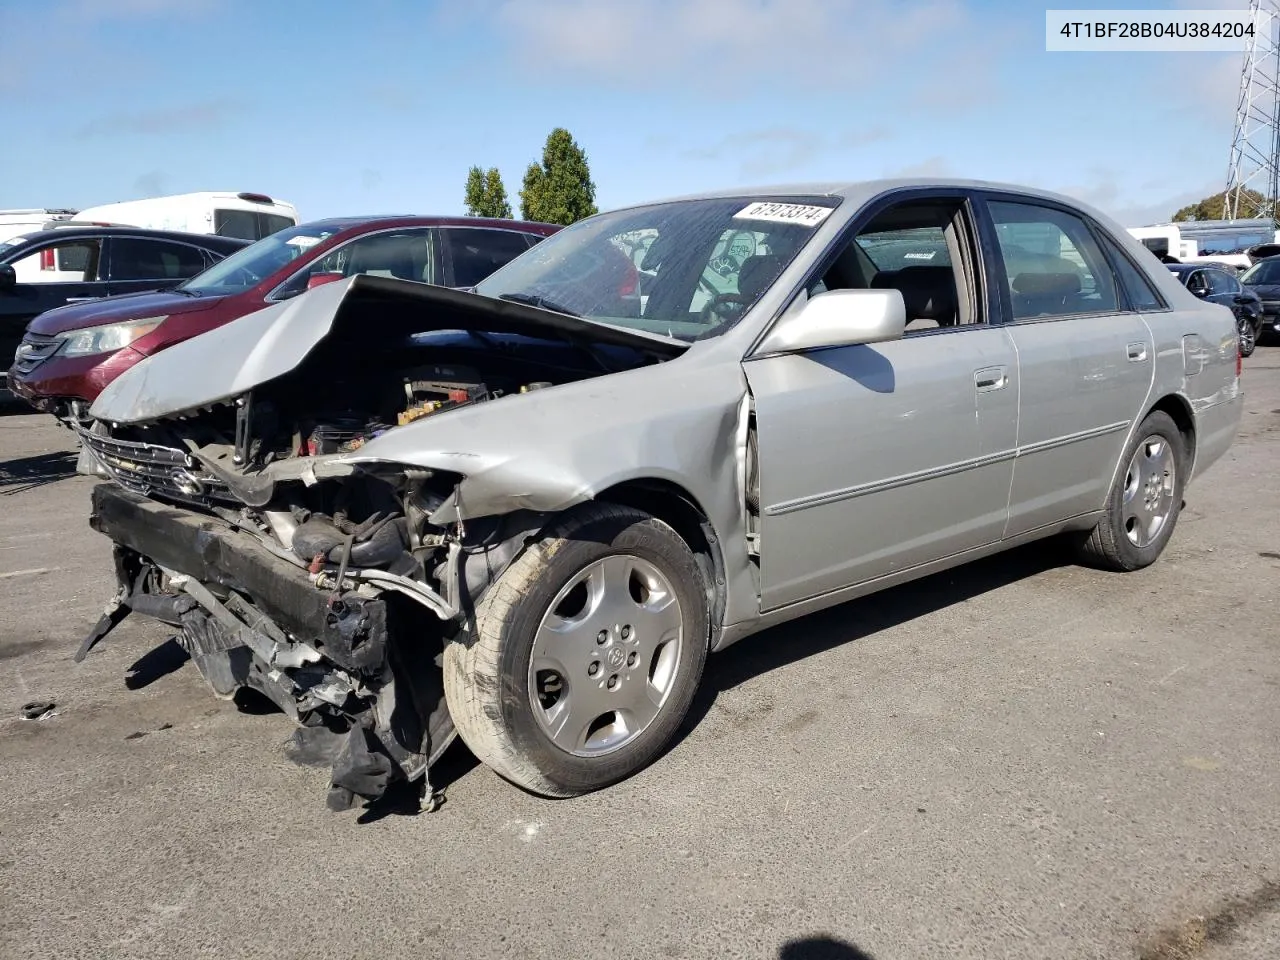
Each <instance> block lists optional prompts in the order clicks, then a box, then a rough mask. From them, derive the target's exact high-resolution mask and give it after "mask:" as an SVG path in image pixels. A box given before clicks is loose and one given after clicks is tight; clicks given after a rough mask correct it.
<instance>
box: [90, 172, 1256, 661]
mask: <svg viewBox="0 0 1280 960" xmlns="http://www.w3.org/2000/svg"><path fill="white" fill-rule="evenodd" d="M938 187H944V188H948V189H950V190H952V191H968V190H973V191H982V190H987V189H992V190H1000V191H1002V192H1008V193H1016V194H1020V195H1022V196H1023V197H1025V198H1027V199H1029V200H1031V201H1034V200H1036V199H1045V200H1049V201H1052V202H1055V203H1059V204H1064V205H1067V206H1069V207H1070V208H1072V209H1075V210H1079V211H1083V212H1084V213H1086V214H1087V215H1088V216H1090V217H1092V218H1093V219H1094V220H1095V221H1096V222H1097V223H1099V224H1101V225H1102V226H1103V227H1105V228H1106V229H1107V231H1108V232H1109V233H1110V234H1111V236H1112V237H1113V239H1114V240H1115V242H1116V244H1117V245H1118V246H1119V247H1120V248H1121V249H1123V250H1124V251H1126V252H1127V253H1128V254H1129V256H1130V257H1131V258H1132V260H1133V261H1134V263H1135V264H1137V265H1140V268H1141V270H1142V272H1143V273H1144V274H1145V275H1146V277H1147V278H1148V280H1149V281H1150V283H1151V285H1152V286H1153V287H1154V288H1155V289H1157V290H1158V291H1159V292H1160V294H1161V296H1162V297H1163V298H1164V299H1165V301H1166V302H1167V303H1168V304H1169V307H1170V309H1168V310H1161V311H1158V312H1151V313H1147V314H1142V315H1138V314H1136V313H1130V314H1123V315H1121V314H1112V315H1108V316H1105V317H1094V318H1087V317H1072V318H1065V319H1061V320H1053V321H1048V322H1042V323H1027V324H1009V325H999V324H993V325H991V326H983V327H957V328H949V329H940V330H937V331H929V332H927V333H922V334H919V335H916V334H912V335H908V336H907V337H905V338H904V339H901V340H897V341H891V342H884V343H877V344H871V345H863V346H853V347H837V348H828V349H825V350H807V351H801V352H795V353H789V354H782V355H775V356H768V357H763V356H759V357H758V356H756V354H755V352H754V351H755V348H756V345H757V344H759V343H760V342H761V340H762V338H764V337H765V336H766V334H767V333H768V332H769V330H770V329H771V328H772V326H773V324H774V323H775V321H776V319H777V318H778V317H779V316H780V315H781V314H782V313H783V312H784V311H785V310H787V308H788V307H790V306H792V305H793V303H794V301H795V299H796V297H797V295H798V293H799V291H800V290H801V288H802V285H803V283H804V282H805V281H806V279H807V278H808V275H809V273H810V271H811V270H812V269H813V267H814V265H815V263H816V262H817V261H818V260H819V259H820V258H821V257H822V256H823V255H824V253H825V252H826V251H827V250H828V249H829V248H830V245H831V244H832V243H833V242H834V241H836V239H837V238H839V237H841V236H842V234H843V232H844V231H845V229H846V228H847V227H849V226H850V224H851V223H852V221H854V220H855V219H857V218H858V217H859V216H860V215H861V214H863V213H864V212H865V211H866V210H867V208H868V207H869V206H870V205H872V204H875V203H881V202H883V201H884V200H885V199H886V198H889V197H892V196H894V195H896V194H898V193H900V192H902V191H909V190H919V189H921V188H938ZM815 192H821V193H829V194H832V195H836V196H839V197H842V198H843V202H842V203H841V204H840V205H839V206H838V207H837V208H836V209H835V210H834V211H833V213H832V214H831V215H830V216H829V217H828V218H827V219H826V220H825V221H824V222H823V223H822V224H821V225H819V226H818V227H817V228H816V229H815V230H814V235H813V237H812V238H811V240H810V241H809V243H808V244H807V245H806V246H805V247H804V249H803V250H802V251H801V252H800V254H799V256H798V257H797V258H796V260H795V261H794V262H792V263H791V265H790V266H788V267H787V269H786V270H785V271H783V273H782V274H781V276H779V277H778V278H777V280H776V281H775V282H774V283H773V285H772V286H771V287H770V288H769V289H768V290H766V291H765V293H764V294H763V295H762V296H761V297H760V299H759V300H758V301H756V303H755V305H754V306H753V307H752V308H751V309H750V310H749V311H748V312H747V313H746V314H745V316H744V317H743V318H742V320H741V321H740V322H739V323H738V324H737V325H736V326H734V327H733V328H731V329H729V330H728V331H727V332H725V333H723V334H722V335H720V336H718V337H715V338H713V339H709V340H704V341H700V342H696V343H694V344H693V345H691V346H690V347H689V349H688V350H687V351H686V352H684V353H683V355H680V356H677V357H675V358H673V359H669V360H667V361H665V362H662V363H658V364H654V365H651V366H646V367H642V368H639V369H634V370H631V371H627V372H623V373H616V374H609V375H605V376H600V377H597V378H595V379H591V380H583V381H579V382H576V383H570V384H565V385H561V386H556V387H552V388H548V389H543V390H537V391H533V392H530V393H527V394H521V395H513V396H509V397H505V398H502V399H499V400H497V401H493V402H488V403H484V404H478V405H473V406H467V407H462V408H459V409H457V410H453V411H449V412H446V413H443V414H440V415H437V416H433V417H430V418H426V419H423V420H419V421H417V422H414V423H411V424H409V425H407V426H404V427H400V428H397V429H394V430H391V431H389V432H387V433H386V434H384V435H383V436H381V437H378V438H376V439H374V440H372V441H371V442H369V443H368V444H366V445H365V446H364V447H363V448H362V449H361V450H360V451H358V453H356V454H352V455H350V456H348V457H346V458H344V459H345V460H346V461H348V462H351V463H354V464H359V463H370V462H379V463H394V464H405V465H414V466H421V467H427V468H434V469H439V470H445V471H452V472H456V473H457V474H459V475H461V476H462V478H463V479H462V481H461V482H460V483H459V485H458V488H457V496H456V498H455V499H451V500H450V501H449V502H447V503H446V504H445V505H444V507H442V508H441V510H440V511H439V512H438V515H437V517H436V518H435V519H439V520H448V519H456V518H457V517H459V516H461V517H464V518H465V517H468V516H481V515H489V514H501V513H506V512H509V511H512V510H515V509H518V508H522V507H525V508H532V509H536V510H543V511H558V510H563V509H566V508H568V507H570V506H572V505H574V504H577V503H581V502H583V501H586V500H589V499H591V498H593V497H596V496H599V495H600V494H602V493H603V492H605V491H607V490H608V489H609V488H611V487H613V486H615V485H617V484H620V483H625V482H627V481H632V480H641V479H656V480H661V481H664V482H666V483H668V484H671V485H674V486H675V487H678V488H679V489H681V490H683V491H684V492H685V494H686V496H687V498H688V499H689V500H690V501H692V502H693V503H694V504H695V505H696V506H697V507H698V508H699V509H700V510H701V511H702V513H703V514H704V515H705V517H706V519H707V522H708V524H709V525H710V527H711V528H712V529H713V531H714V535H715V537H714V539H715V543H714V549H715V550H716V551H717V552H718V554H719V560H720V563H721V564H722V566H723V569H724V574H725V583H724V584H723V586H722V588H721V589H722V590H723V593H724V598H723V599H724V603H723V610H724V614H723V617H722V621H721V623H720V624H718V627H719V628H720V629H719V630H717V631H716V633H715V640H714V645H715V646H716V648H721V647H724V646H726V645H727V644H729V643H731V642H733V641H734V640H736V639H739V638H741V637H744V636H747V635H748V634H751V633H754V632H756V631H758V630H760V629H763V628H764V627H767V626H770V625H773V624H775V623H779V622H782V621H784V620H787V619H790V618H792V617H796V616H800V615H803V614H805V613H808V612H811V611H813V610H817V609H820V608H822V607H826V606H830V605H833V604H836V603H840V602H843V601H844V600H848V599H851V598H853V597H855V596H860V595H862V594H865V593H869V592H872V591H873V590H877V589H880V588H882V587H885V586H889V585H892V584H893V583H898V582H902V581H904V580H908V579H911V578H913V577H916V576H921V575H924V574H927V573H930V572H933V571H936V570H940V569H945V568H946V567H948V566H952V565H955V564H956V563H961V562H964V561H966V560H968V559H972V558H974V557H977V556H982V555H985V554H988V553H992V552H995V551H997V550H1000V549H1004V548H1006V547H1008V546H1011V545H1013V544H1016V543H1019V542H1025V541H1026V540H1029V539H1034V538H1036V537H1040V536H1045V535H1048V534H1052V533H1055V532H1058V531H1061V530H1065V529H1087V528H1088V527H1089V526H1090V525H1091V523H1092V522H1093V521H1094V520H1095V519H1096V517H1097V516H1098V515H1099V512H1100V511H1101V509H1102V507H1103V503H1104V499H1105V495H1106V491H1107V489H1108V487H1109V485H1110V483H1111V481H1112V478H1113V476H1114V474H1115V473H1116V471H1117V470H1118V469H1119V459H1120V452H1121V450H1122V448H1123V446H1124V444H1125V442H1126V440H1127V439H1128V438H1129V437H1130V436H1131V435H1132V432H1133V431H1134V430H1136V429H1137V425H1138V424H1139V423H1140V422H1141V420H1142V419H1143V417H1144V416H1146V414H1147V413H1148V412H1149V410H1150V409H1151V408H1152V406H1153V405H1155V404H1156V403H1157V402H1162V401H1163V402H1171V403H1177V404H1180V405H1182V407H1183V408H1185V409H1186V410H1188V411H1189V412H1190V415H1191V417H1192V418H1193V421H1194V440H1193V442H1194V446H1195V449H1194V454H1193V455H1194V476H1195V477H1198V476H1200V475H1201V474H1202V473H1203V472H1204V470H1205V469H1206V468H1207V467H1208V466H1209V465H1210V464H1212V462H1213V461H1214V460H1216V459H1217V458H1218V457H1220V456H1221V455H1222V454H1223V453H1224V452H1225V451H1226V450H1227V448H1228V447H1229V445H1230V443H1231V441H1232V438H1233V437H1234V435H1235V431H1236V429H1237V425H1238V422H1239V417H1240V396H1239V381H1238V379H1237V377H1236V373H1235V371H1236V352H1235V337H1236V331H1235V325H1234V322H1233V319H1232V317H1231V314H1230V312H1229V311H1228V310H1227V309H1226V308H1224V307H1219V306H1215V305H1211V304H1205V303H1203V302H1202V301H1199V300H1197V299H1196V298H1195V297H1194V296H1192V295H1191V294H1190V293H1189V292H1188V291H1187V290H1186V289H1185V288H1184V287H1182V285H1181V284H1179V283H1178V282H1177V280H1176V279H1175V278H1173V277H1172V276H1171V275H1170V274H1169V272H1168V271H1167V270H1165V269H1164V268H1163V267H1162V266H1161V265H1160V264H1159V263H1158V261H1156V260H1155V259H1154V258H1153V257H1151V255H1150V254H1149V252H1147V251H1146V250H1145V249H1144V248H1142V247H1141V245H1140V244H1138V243H1137V241H1135V240H1133V239H1132V238H1131V237H1129V235H1128V234H1127V233H1126V232H1125V231H1124V230H1123V228H1121V227H1120V226H1119V224H1117V223H1115V222H1114V221H1112V220H1111V219H1109V218H1108V217H1106V216H1105V215H1104V214H1101V213H1100V212H1098V211H1096V210H1093V209H1091V208H1089V207H1087V206H1085V205H1082V204H1079V203H1077V202H1075V201H1072V200H1069V199H1068V198H1064V197H1060V196H1057V195H1054V194H1048V193H1042V192H1040V191H1035V190H1027V189H1024V188H1020V187H1011V186H1004V185H999V184H986V183H981V182H975V181H947V182H940V181H923V180H896V181H878V182H869V183H856V184H843V185H825V186H814V185H812V184H805V185H800V186H796V187H790V188H788V187H770V188H767V189H761V190H759V191H746V190H735V191H723V192H721V193H720V194H718V195H720V196H743V197H750V196H755V195H759V196H779V195H786V194H796V195H803V194H808V195H812V194H814V193H815ZM340 288H341V284H333V285H329V286H326V287H320V288H318V289H317V290H314V291H311V292H310V293H307V294H303V295H302V296H300V297H298V298H297V299H295V300H293V301H290V302H289V304H288V310H290V311H294V312H296V313H298V314H301V315H304V316H299V317H295V318H294V320H293V323H294V324H295V325H296V328H297V329H300V330H306V331H308V334H307V336H306V337H304V338H303V339H308V338H310V337H311V336H313V335H314V332H315V331H318V330H320V329H321V328H322V327H323V326H324V321H325V316H324V315H325V314H326V313H327V314H329V315H331V314H332V311H333V310H334V306H333V301H334V299H335V298H340V296H341V289H340ZM271 309H275V308H268V310H271ZM284 312H285V311H281V313H282V314H283V313H284ZM313 314H314V316H312V315H313ZM246 321H249V322H246ZM271 326H272V325H271V323H270V322H268V319H267V318H264V319H262V320H261V321H259V322H253V321H250V318H245V319H244V320H241V321H237V322H236V323H233V324H230V325H228V326H227V327H225V328H221V330H218V331H213V332H212V333H210V334H206V335H204V336H203V337H199V338H196V340H193V341H189V343H190V344H191V346H187V345H179V346H178V347H174V348H171V349H170V350H167V351H164V352H162V353H159V354H156V355H155V356H153V357H150V358H148V359H147V360H145V361H143V362H142V363H140V364H138V365H137V366H135V367H134V368H133V369H131V370H130V371H128V372H127V373H126V374H124V375H123V376H122V377H120V378H119V379H118V380H117V381H116V383H115V384H113V385H112V388H110V389H109V391H108V392H107V393H104V394H103V397H102V398H100V399H99V401H98V403H97V404H95V407H94V414H95V416H99V417H101V418H103V419H107V420H121V421H129V422H137V421H139V420H145V419H147V418H148V417H152V418H154V417H160V416H164V415H166V414H169V413H172V412H176V411H178V410H182V409H188V408H190V407H193V406H196V405H198V404H199V403H207V402H209V401H210V400H212V399H215V398H225V397H228V396H232V395H234V394H236V393H237V392H239V391H241V390H243V389H247V388H249V387H251V386H253V383H252V382H251V381H253V380H254V379H255V371H254V370H253V369H249V368H247V367H245V366H243V365H242V366H241V367H239V368H237V369H236V370H228V369H226V367H225V366H224V365H222V364H218V363H217V362H216V361H215V362H214V363H213V364H212V365H211V366H210V368H209V369H207V370H204V371H202V372H200V373H199V375H198V376H195V377H194V378H193V379H194V380H198V381H199V382H198V385H192V386H191V389H184V388H183V387H182V382H183V378H184V377H192V366H193V364H194V363H195V362H196V361H197V360H198V359H199V357H200V356H201V354H202V351H200V350H199V348H198V347H197V346H196V344H200V342H201V341H204V345H206V346H209V347H212V346H214V343H215V341H216V342H217V345H218V347H220V348H221V349H222V350H224V351H226V353H227V354H235V355H239V356H242V357H249V358H252V359H253V361H254V362H255V363H258V364H260V366H259V367H258V368H257V371H256V374H257V375H261V374H265V373H278V372H279V371H280V368H281V367H282V366H284V365H285V363H286V362H289V361H291V360H292V357H294V356H296V354H297V351H298V349H299V347H298V345H297V344H290V343H286V342H279V343H278V345H277V347H276V348H275V350H273V351H269V353H270V354H271V355H270V356H267V355H266V354H264V352H263V350H262V349H261V347H259V346H256V345H255V343H251V342H249V341H251V340H253V339H254V338H255V337H256V338H259V339H263V338H269V337H271V335H272V334H271V332H270V328H271ZM264 327H265V328H268V329H267V330H263V329H260V328H264ZM233 328H235V329H233ZM215 335H217V336H216V337H215ZM1188 336H1191V337H1193V338H1194V342H1193V345H1192V346H1191V347H1190V348H1186V347H1184V338H1186V337H1188ZM207 338H214V339H212V340H211V339H207ZM240 341H243V342H240ZM1135 343H1140V344H1143V345H1145V346H1147V347H1148V348H1149V349H1148V351H1147V355H1146V357H1145V358H1143V359H1141V360H1137V361H1130V360H1129V359H1128V354H1127V350H1128V348H1129V345H1130V344H1135ZM183 347H186V349H185V350H184V349H183ZM1188 349H1189V350H1190V352H1191V353H1192V354H1194V358H1193V359H1194V363H1193V364H1192V365H1191V366H1192V368H1193V369H1194V372H1189V368H1188ZM277 351H278V352H277ZM216 352H217V351H214V353H215V355H216ZM207 354H208V351H204V352H203V355H205V356H207ZM215 368H216V369H215ZM259 382H260V381H259ZM157 385H163V390H159V391H155V392H149V389H150V388H155V387H156V386H157ZM159 394H163V396H158V395H159ZM752 408H754V416H755V418H756V425H757V430H758V439H759V457H760V476H761V498H760V499H761V506H762V516H761V518H760V534H761V536H760V541H759V542H760V558H759V566H757V564H756V562H755V560H754V559H753V558H752V556H751V554H750V551H749V549H748V543H747V509H746V506H745V503H746V495H747V492H746V489H745V477H746V473H747V471H746V469H745V466H744V446H745V438H746V422H747V416H748V414H749V412H750V411H751V410H752Z"/></svg>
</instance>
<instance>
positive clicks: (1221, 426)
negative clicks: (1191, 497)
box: [1191, 393, 1244, 480]
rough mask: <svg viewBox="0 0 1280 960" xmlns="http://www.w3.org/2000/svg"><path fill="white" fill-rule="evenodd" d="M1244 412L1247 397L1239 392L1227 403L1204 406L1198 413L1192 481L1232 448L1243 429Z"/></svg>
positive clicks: (1221, 402) (1224, 401) (1223, 401)
mask: <svg viewBox="0 0 1280 960" xmlns="http://www.w3.org/2000/svg"><path fill="white" fill-rule="evenodd" d="M1243 410H1244V397H1243V395H1241V394H1239V393H1237V394H1236V395H1235V396H1234V397H1231V398H1230V399H1228V400H1222V401H1220V402H1218V403H1215V404H1213V405H1212V406H1207V407H1202V408H1201V409H1200V410H1198V411H1197V412H1196V438H1197V442H1196V461H1195V466H1194V468H1193V470H1192V475H1191V479H1192V480H1194V479H1195V478H1196V477H1199V476H1200V475H1201V474H1202V473H1204V472H1205V471H1206V470H1208V469H1209V467H1211V466H1213V464H1214V463H1215V462H1217V460H1218V459H1219V458H1221V456H1222V455H1223V454H1224V453H1226V452H1227V450H1228V448H1230V446H1231V443H1232V441H1234V440H1235V438H1236V432H1237V431H1238V430H1239V429H1240V417H1241V414H1242V412H1243Z"/></svg>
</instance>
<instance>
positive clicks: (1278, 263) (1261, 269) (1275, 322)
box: [1240, 256, 1280, 342]
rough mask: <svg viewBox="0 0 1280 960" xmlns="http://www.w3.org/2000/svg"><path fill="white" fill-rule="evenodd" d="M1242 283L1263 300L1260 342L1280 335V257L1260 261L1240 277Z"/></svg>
mask: <svg viewBox="0 0 1280 960" xmlns="http://www.w3.org/2000/svg"><path fill="white" fill-rule="evenodd" d="M1240 283H1241V284H1243V285H1244V287H1245V288H1246V289H1248V290H1252V291H1253V292H1254V293H1256V294H1257V295H1258V297H1259V298H1260V299H1261V300H1262V312H1263V324H1262V330H1261V332H1260V336H1259V338H1258V339H1259V342H1266V340H1267V339H1268V338H1270V337H1274V336H1276V334H1277V333H1280V256H1276V257H1268V258H1267V259H1266V260H1259V261H1258V262H1257V263H1255V264H1254V265H1253V266H1252V267H1250V268H1249V269H1248V270H1246V271H1245V272H1244V274H1243V275H1242V276H1241V277H1240Z"/></svg>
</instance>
